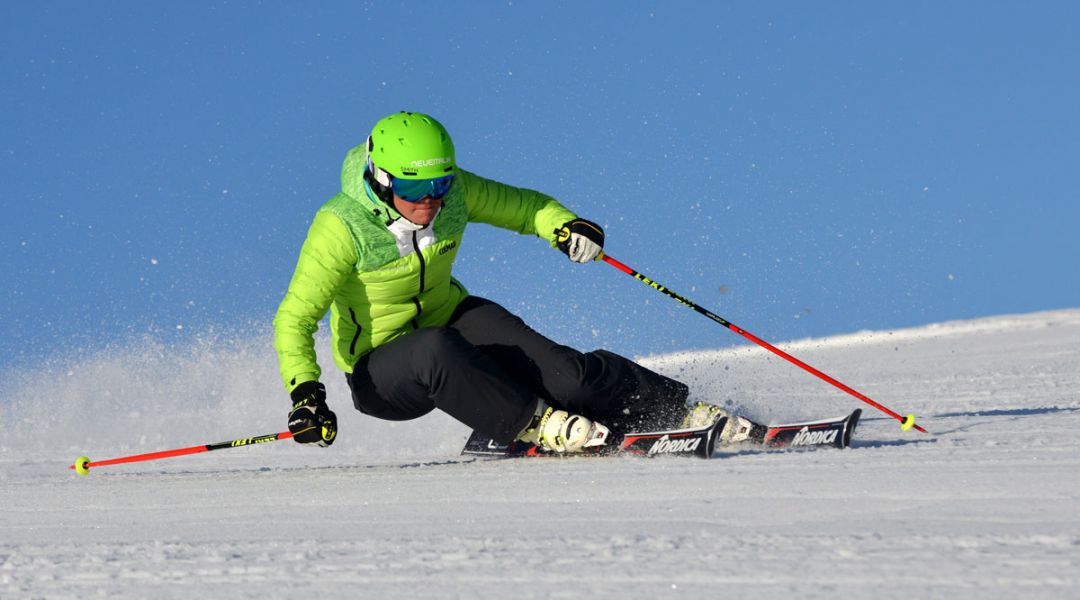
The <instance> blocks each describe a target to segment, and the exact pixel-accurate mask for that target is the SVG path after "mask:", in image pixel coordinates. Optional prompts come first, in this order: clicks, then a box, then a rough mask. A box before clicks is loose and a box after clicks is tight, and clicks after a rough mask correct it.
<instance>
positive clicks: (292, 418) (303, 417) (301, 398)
mask: <svg viewBox="0 0 1080 600" xmlns="http://www.w3.org/2000/svg"><path fill="white" fill-rule="evenodd" d="M290 396H292V401H293V407H292V412H290V413H289V431H291V432H292V434H293V439H294V440H296V441H297V442H299V443H301V444H312V443H314V444H318V445H319V446H323V447H326V446H329V445H330V444H333V443H334V439H336V438H337V415H335V414H334V411H332V410H330V409H329V408H328V407H327V406H326V387H324V386H323V384H321V383H319V382H318V381H307V382H304V383H301V384H300V385H298V386H296V389H294V390H293V391H292V394H290Z"/></svg>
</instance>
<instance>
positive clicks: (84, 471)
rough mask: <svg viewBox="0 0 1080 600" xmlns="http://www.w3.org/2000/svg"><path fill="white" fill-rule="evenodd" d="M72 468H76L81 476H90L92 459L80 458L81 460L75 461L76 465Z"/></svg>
mask: <svg viewBox="0 0 1080 600" xmlns="http://www.w3.org/2000/svg"><path fill="white" fill-rule="evenodd" d="M72 468H74V469H75V472H76V473H78V474H79V475H89V474H90V459H89V458H87V457H85V456H80V457H79V458H76V459H75V464H74V465H72Z"/></svg>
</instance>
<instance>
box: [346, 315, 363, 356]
mask: <svg viewBox="0 0 1080 600" xmlns="http://www.w3.org/2000/svg"><path fill="white" fill-rule="evenodd" d="M349 318H350V319H352V323H353V325H356V333H354V334H353V336H352V343H351V344H349V354H352V355H354V356H355V355H356V342H357V340H359V339H360V330H361V329H362V328H361V327H360V322H359V321H357V320H356V313H355V312H353V309H352V307H351V306H350V307H349Z"/></svg>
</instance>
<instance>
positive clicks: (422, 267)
mask: <svg viewBox="0 0 1080 600" xmlns="http://www.w3.org/2000/svg"><path fill="white" fill-rule="evenodd" d="M412 245H413V250H415V251H416V258H417V259H418V260H419V261H420V291H419V292H417V294H416V295H415V296H413V299H412V301H413V304H415V305H416V316H415V317H413V320H412V325H413V329H420V324H419V322H418V321H417V319H419V318H420V313H422V312H423V311H424V309H423V307H421V306H420V296H421V295H422V294H423V293H424V271H425V270H426V269H427V263H425V262H424V255H423V254H422V253H421V252H420V244H419V243H418V242H417V241H416V232H415V231H414V232H412Z"/></svg>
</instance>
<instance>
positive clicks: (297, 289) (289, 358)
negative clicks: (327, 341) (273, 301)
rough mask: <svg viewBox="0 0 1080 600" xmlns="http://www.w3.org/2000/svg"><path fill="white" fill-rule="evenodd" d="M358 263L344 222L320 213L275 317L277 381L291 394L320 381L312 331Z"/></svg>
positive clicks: (326, 213)
mask: <svg viewBox="0 0 1080 600" xmlns="http://www.w3.org/2000/svg"><path fill="white" fill-rule="evenodd" d="M355 265H356V249H355V248H354V247H353V243H352V237H351V236H350V235H349V232H348V230H347V229H346V228H345V224H344V223H342V222H341V219H339V218H338V217H337V216H336V215H334V214H333V213H330V212H327V211H320V212H319V213H318V214H316V215H315V220H314V221H313V222H312V223H311V228H310V229H309V230H308V235H307V239H306V240H304V245H303V247H302V248H301V249H300V258H299V260H297V263H296V271H295V272H294V273H293V278H292V281H291V282H289V289H288V291H286V292H285V298H284V299H283V300H282V301H281V306H279V307H278V311H277V315H276V316H275V317H274V348H275V349H276V350H277V354H278V363H279V366H280V368H281V379H282V381H283V382H284V383H285V389H286V390H288V391H289V392H290V393H291V392H292V391H293V390H294V389H295V388H296V386H298V385H300V384H302V383H304V382H308V381H318V379H319V375H320V374H321V371H320V370H319V364H318V363H317V362H316V360H315V338H314V336H315V331H316V330H318V328H319V321H320V320H321V319H322V318H323V315H325V314H326V311H327V309H329V308H330V304H331V303H332V302H333V301H334V294H335V293H336V292H337V289H338V288H339V287H340V286H341V284H342V283H343V282H344V281H345V280H346V278H347V277H348V276H349V274H350V273H351V272H352V271H353V270H354V268H355Z"/></svg>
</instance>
